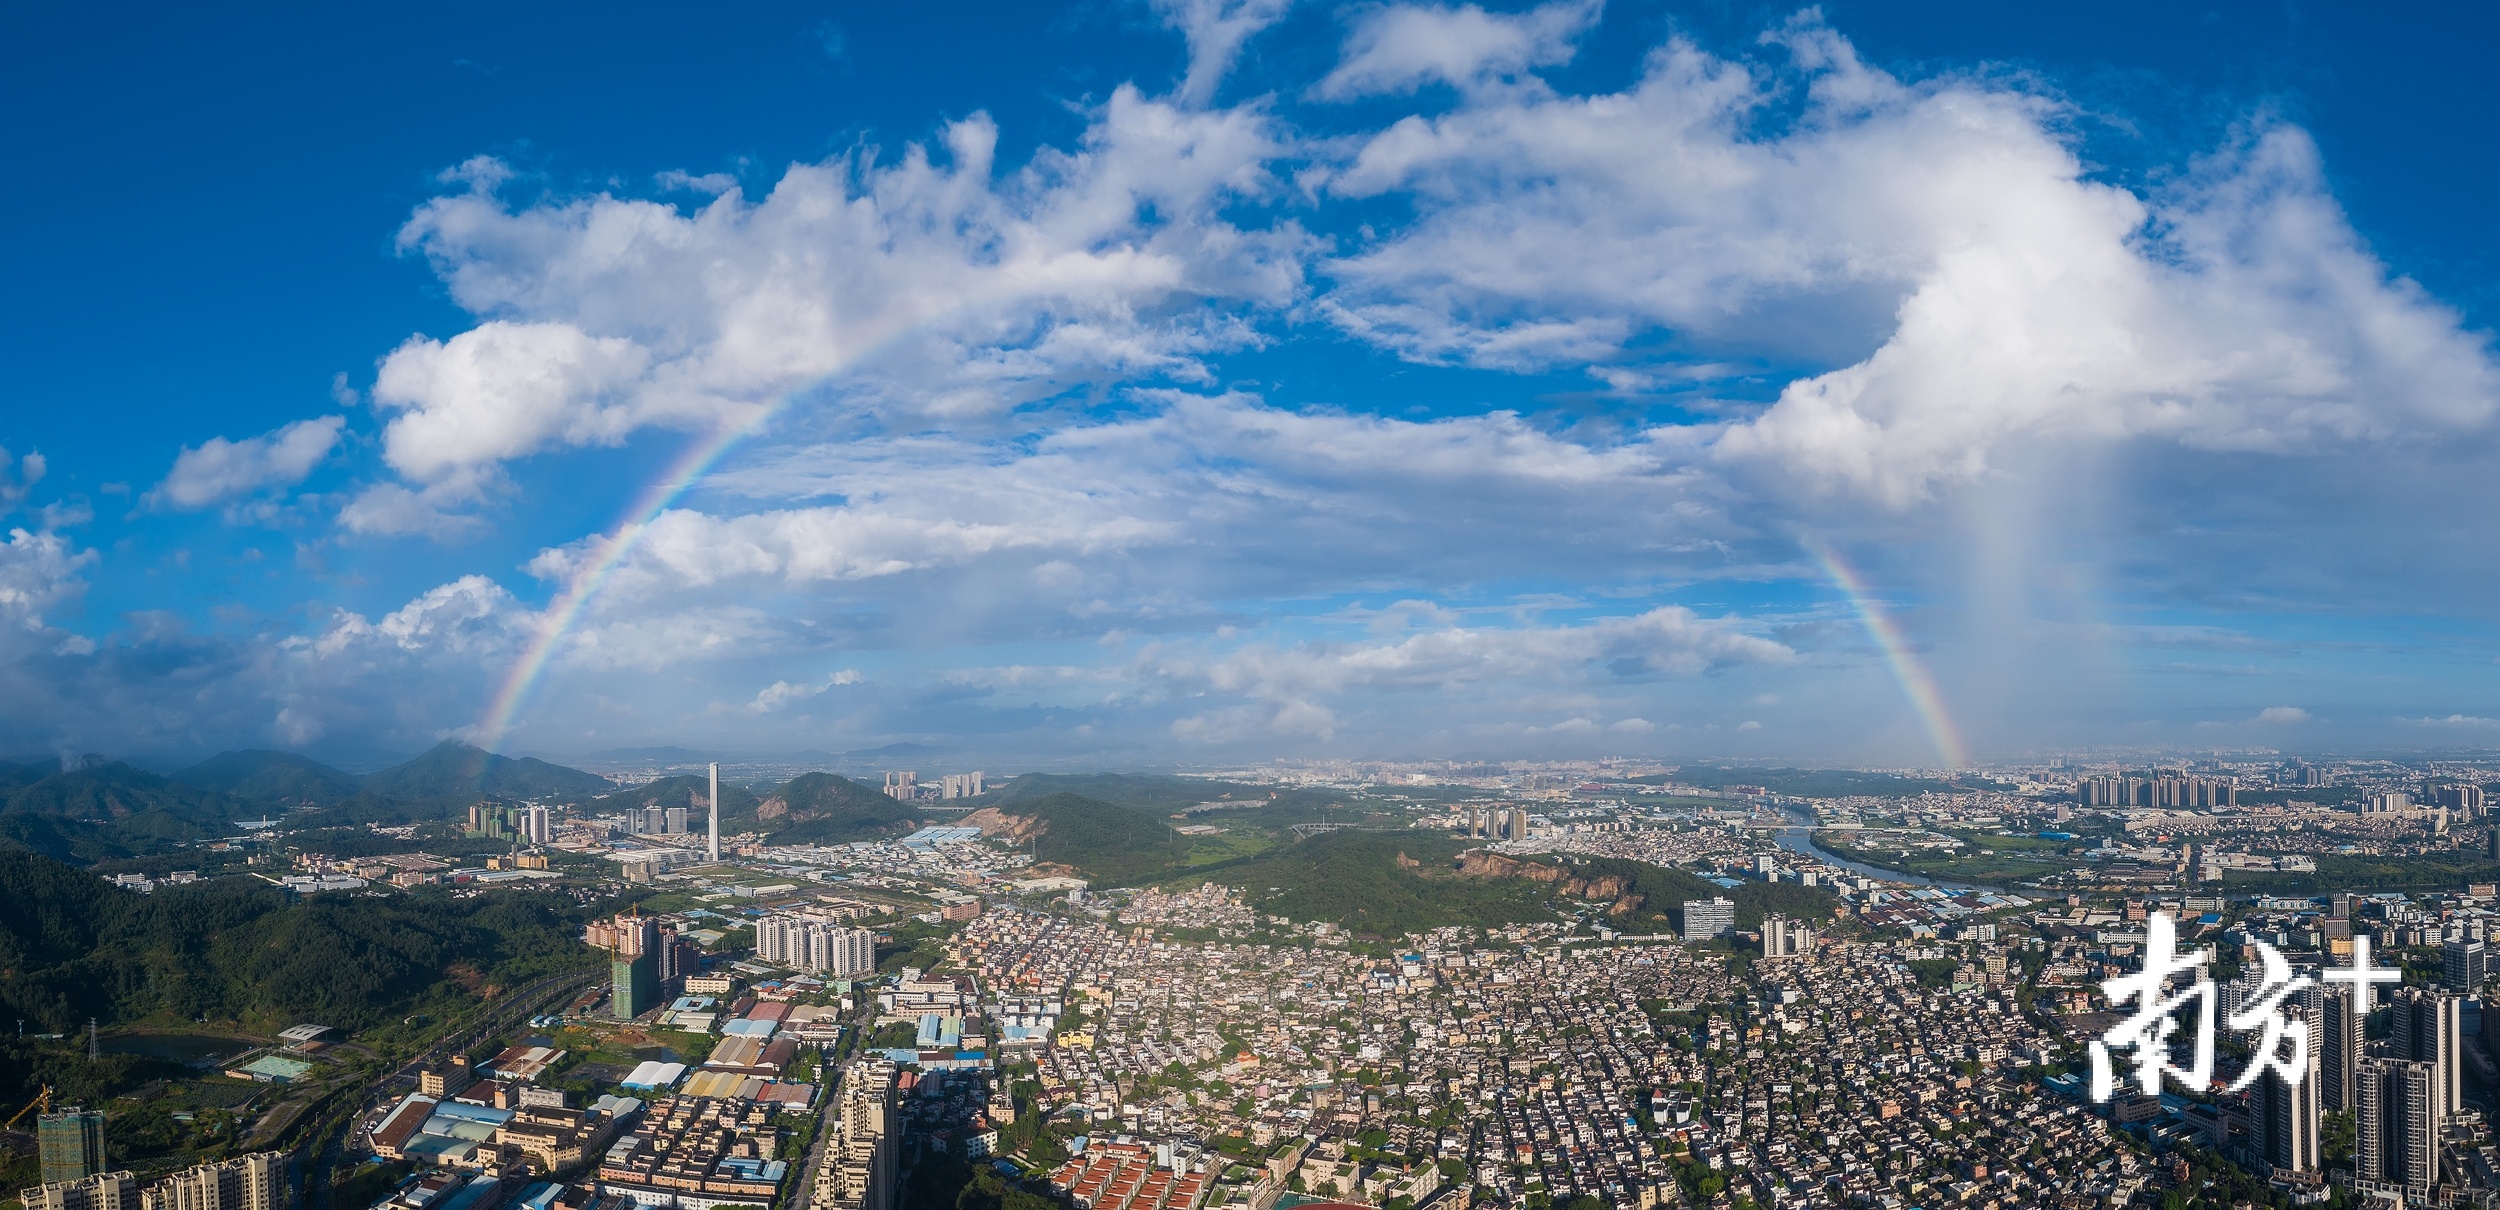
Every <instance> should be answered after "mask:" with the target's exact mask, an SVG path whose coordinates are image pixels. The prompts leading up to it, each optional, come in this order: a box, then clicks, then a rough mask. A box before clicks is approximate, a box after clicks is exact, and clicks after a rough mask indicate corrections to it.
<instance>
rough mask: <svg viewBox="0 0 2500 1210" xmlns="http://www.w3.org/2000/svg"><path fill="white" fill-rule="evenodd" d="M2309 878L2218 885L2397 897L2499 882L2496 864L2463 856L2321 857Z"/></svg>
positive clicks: (2257, 875) (2241, 879)
mask: <svg viewBox="0 0 2500 1210" xmlns="http://www.w3.org/2000/svg"><path fill="white" fill-rule="evenodd" d="M2317 862H2318V870H2317V872H2316V873H2314V874H2292V873H2282V872H2278V871H2267V872H2257V871H2247V870H2224V871H2223V872H2222V884H2223V886H2225V887H2226V888H2229V889H2231V890H2234V891H2256V892H2271V893H2277V894H2304V895H2313V894H2319V893H2322V892H2325V891H2330V890H2335V891H2365V892H2366V891H2403V890H2427V889H2434V888H2448V889H2455V888H2458V887H2462V886H2464V885H2465V884H2467V883H2469V882H2500V864H2494V863H2492V862H2488V861H2481V860H2477V859H2473V858H2469V857H2467V856H2466V855H2464V854H2461V853H2460V854H2436V855H2431V854H2426V855H2423V856H2420V857H2373V856H2366V855H2358V854H2356V855H2351V856H2346V855H2343V854H2336V853H2327V854H2320V855H2318V857H2317Z"/></svg>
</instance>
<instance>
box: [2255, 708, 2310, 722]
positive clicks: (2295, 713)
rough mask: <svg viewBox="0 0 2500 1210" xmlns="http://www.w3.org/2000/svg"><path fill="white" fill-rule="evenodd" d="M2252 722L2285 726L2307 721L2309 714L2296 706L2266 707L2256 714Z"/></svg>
mask: <svg viewBox="0 0 2500 1210" xmlns="http://www.w3.org/2000/svg"><path fill="white" fill-rule="evenodd" d="M2251 721H2254V722H2260V723H2273V724H2287V723H2305V722H2308V721H2309V712H2308V711H2306V710H2303V709H2301V708H2300V707H2298V706H2268V707H2266V708H2265V709H2263V710H2260V711H2258V712H2257V717H2256V718H2255V719H2254V720H2251Z"/></svg>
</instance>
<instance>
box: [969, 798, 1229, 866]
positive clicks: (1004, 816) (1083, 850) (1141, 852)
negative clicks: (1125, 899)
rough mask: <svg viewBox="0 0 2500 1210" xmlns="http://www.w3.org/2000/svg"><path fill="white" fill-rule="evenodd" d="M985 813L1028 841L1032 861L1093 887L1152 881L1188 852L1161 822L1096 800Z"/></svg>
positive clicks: (1018, 805)
mask: <svg viewBox="0 0 2500 1210" xmlns="http://www.w3.org/2000/svg"><path fill="white" fill-rule="evenodd" d="M990 810H994V811H996V812H997V815H998V817H999V818H1000V819H1001V820H1002V821H1003V823H1004V824H1005V832H1006V835H1007V836H1008V837H1010V838H1012V839H1016V840H1029V841H1031V842H1032V852H1033V859H1034V861H1036V862H1038V863H1042V864H1055V865H1062V866H1066V867H1068V868H1069V869H1072V870H1075V871H1076V872H1077V873H1079V874H1080V875H1082V876H1084V878H1085V879H1086V881H1088V882H1091V883H1093V884H1095V885H1096V886H1106V887H1108V886H1129V885H1133V884H1136V883H1140V882H1151V881H1153V880H1154V879H1156V878H1158V877H1161V876H1163V875H1165V874H1168V873H1171V872H1172V871H1173V870H1174V869H1176V868H1178V867H1179V865H1180V863H1181V861H1182V860H1183V859H1184V858H1185V857H1186V855H1187V854H1188V851H1189V845H1188V841H1187V838H1185V837H1183V836H1182V835H1181V834H1180V833H1178V832H1175V831H1173V830H1172V827H1171V825H1170V824H1167V823H1165V822H1163V820H1162V819H1161V818H1159V817H1157V816H1155V815H1151V814H1148V813H1146V812H1144V811H1139V810H1135V809H1133V808H1129V807H1124V806H1120V805H1118V804H1115V803H1108V802H1104V801H1102V800H1101V799H1098V798H1087V797H1084V796H1083V795H1078V794H1065V793H1062V794H1052V795H1050V796H1048V797H1046V798H1037V799H1032V800H1029V801H1021V802H1010V803H1001V804H999V805H998V806H997V807H995V808H990ZM986 813H987V812H984V814H986ZM978 821H979V817H978V816H976V817H975V822H978ZM988 830H990V831H992V833H993V834H996V833H997V832H998V831H999V828H997V827H995V826H994V827H992V828H990V829H988Z"/></svg>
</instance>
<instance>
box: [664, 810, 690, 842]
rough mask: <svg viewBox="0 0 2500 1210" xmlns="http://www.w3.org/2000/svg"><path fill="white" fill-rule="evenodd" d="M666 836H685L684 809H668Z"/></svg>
mask: <svg viewBox="0 0 2500 1210" xmlns="http://www.w3.org/2000/svg"><path fill="white" fill-rule="evenodd" d="M668 834H669V835H671V836H683V835H685V834H686V809H685V808H684V807H670V808H669V809H668Z"/></svg>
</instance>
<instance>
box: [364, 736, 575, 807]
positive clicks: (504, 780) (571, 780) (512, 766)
mask: <svg viewBox="0 0 2500 1210" xmlns="http://www.w3.org/2000/svg"><path fill="white" fill-rule="evenodd" d="M361 788H362V789H363V790H364V791H365V792H366V793H368V794H380V795H384V796H387V797H391V798H459V797H463V796H466V797H469V798H475V797H476V796H478V795H494V796H497V797H503V798H549V797H567V796H582V795H591V794H605V793H607V792H608V791H610V790H612V789H614V788H615V786H614V785H613V784H612V783H610V782H609V781H608V779H606V778H604V777H601V776H599V775H598V774H596V773H584V772H582V771H581V770H579V769H568V768H566V767H564V766H563V765H557V764H549V763H548V762H546V761H543V760H540V759H538V758H537V757H535V756H524V757H520V758H518V759H515V758H513V757H509V756H498V755H496V754H495V753H492V752H489V751H487V750H485V749H484V748H479V747H476V746H474V745H471V744H464V743H462V742H460V741H459V740H456V739H447V740H444V741H443V742H441V743H439V744H436V745H434V746H433V747H432V748H429V749H427V750H426V751H425V753H424V754H423V755H420V756H418V757H417V758H416V759H414V760H411V761H408V762H406V763H405V764H398V765H393V766H391V767H390V768H388V769H384V770H382V771H380V772H378V773H370V774H367V775H366V776H365V779H364V782H363V785H362V787H361Z"/></svg>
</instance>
